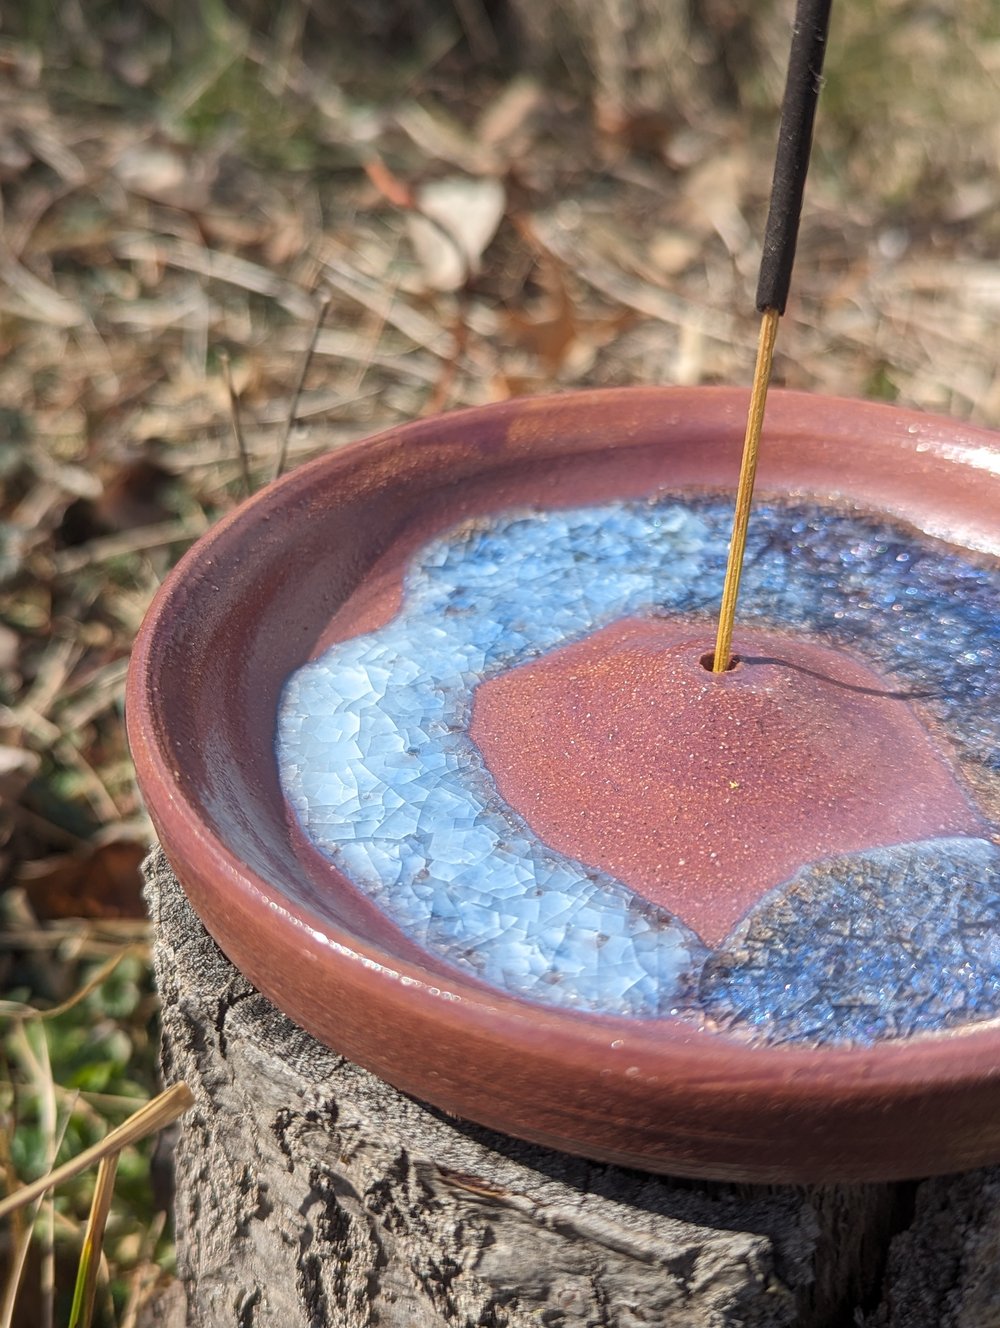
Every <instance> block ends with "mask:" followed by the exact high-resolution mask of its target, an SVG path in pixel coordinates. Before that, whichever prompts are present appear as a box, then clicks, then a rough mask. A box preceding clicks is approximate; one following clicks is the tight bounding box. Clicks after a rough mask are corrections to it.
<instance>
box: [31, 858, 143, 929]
mask: <svg viewBox="0 0 1000 1328" xmlns="http://www.w3.org/2000/svg"><path fill="white" fill-rule="evenodd" d="M145 856H146V845H145V844H143V843H137V842H135V841H134V840H129V839H117V840H115V839H113V840H110V841H108V842H106V843H103V844H99V845H98V846H97V847H94V848H90V847H88V848H86V849H83V850H81V851H80V852H77V853H61V854H58V855H57V856H55V857H51V858H42V859H36V860H35V861H34V862H25V863H22V864H21V866H20V868H19V869H18V884H19V885H21V886H22V887H23V888H24V890H25V892H26V894H27V897H28V901H29V903H30V904H31V908H32V910H33V912H34V914H35V916H36V917H37V918H38V919H39V921H42V922H50V921H52V920H53V919H56V918H142V917H145V915H146V914H145V908H144V906H143V902H142V877H141V874H140V872H139V865H140V863H141V862H142V860H143V858H144V857H145Z"/></svg>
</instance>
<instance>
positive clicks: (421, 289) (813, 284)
mask: <svg viewBox="0 0 1000 1328" xmlns="http://www.w3.org/2000/svg"><path fill="white" fill-rule="evenodd" d="M792 10H793V5H792V3H791V0H742V2H740V0H288V2H287V3H285V4H283V5H281V6H274V5H270V4H267V3H264V0H228V3H227V2H226V0H205V2H204V3H199V2H198V0H132V2H131V3H122V2H121V0H117V2H114V3H112V0H14V2H13V3H6V4H4V6H3V10H2V16H0V108H2V109H0V201H2V215H0V348H2V361H0V797H2V802H0V908H2V922H3V929H2V934H0V989H2V992H3V995H4V996H5V998H6V999H5V1002H4V1004H3V1005H2V1006H0V1016H2V1018H0V1047H2V1060H0V1112H2V1117H3V1119H2V1121H0V1125H2V1126H5V1127H6V1128H5V1129H0V1167H2V1169H3V1171H4V1173H5V1178H6V1185H7V1187H8V1188H10V1187H12V1186H14V1185H15V1184H16V1182H17V1180H18V1179H21V1180H24V1179H29V1178H31V1177H33V1176H35V1175H38V1174H41V1173H43V1172H44V1171H46V1170H48V1169H49V1167H50V1166H51V1164H52V1162H53V1161H54V1160H55V1159H56V1158H57V1157H58V1158H59V1159H62V1158H64V1157H66V1156H71V1155H73V1154H74V1153H76V1152H79V1151H80V1149H82V1148H83V1147H84V1146H86V1145H87V1144H88V1143H91V1142H93V1141H94V1140H96V1139H99V1138H101V1137H103V1135H104V1134H105V1133H106V1131H107V1130H108V1129H109V1128H110V1127H111V1126H112V1125H114V1124H116V1123H118V1122H119V1121H120V1120H121V1119H123V1118H124V1117H125V1116H126V1115H127V1114H128V1113H129V1112H130V1111H131V1110H133V1109H134V1108H135V1106H136V1105H137V1104H138V1103H139V1102H141V1101H142V1100H144V1099H145V1098H147V1097H148V1096H150V1095H151V1094H152V1093H154V1092H155V1091H156V1089H157V1082H156V1021H155V1009H156V1006H155V996H154V994H153V992H152V990H151V985H150V981H149V976H148V957H147V956H148V952H147V932H146V925H145V923H144V922H143V920H142V905H141V899H140V895H139V877H138V864H139V862H140V861H141V858H142V856H143V854H144V852H145V849H146V847H147V845H148V842H149V837H150V830H149V827H148V825H147V823H146V821H145V820H144V816H143V810H142V806H141V802H140V799H139V797H138V794H137V792H136V789H135V785H134V781H133V776H132V770H131V765H130V762H129V757H128V752H127V749H126V745H125V742H124V736H123V726H122V690H123V681H124V675H125V669H126V663H127V659H128V653H129V649H130V645H131V642H132V639H133V637H134V634H135V631H136V629H137V627H138V625H139V622H140V620H141V617H142V614H143V612H144V610H145V607H146V605H147V604H148V602H149V599H150V597H151V596H152V594H153V593H154V591H155V589H156V587H157V586H158V584H159V583H160V581H161V580H162V578H163V576H164V574H165V573H166V572H167V570H168V569H169V567H170V566H171V565H172V563H173V562H174V561H176V559H177V557H178V556H179V555H180V554H181V553H182V552H183V550H184V549H185V548H186V547H187V546H188V545H189V544H190V543H191V541H192V540H194V539H195V538H197V536H198V535H199V534H200V533H201V532H203V531H204V530H205V529H206V528H207V527H208V526H209V525H210V524H211V523H212V522H214V521H215V520H217V519H218V518H219V517H220V516H221V515H223V514H224V513H225V512H226V511H228V510H229V509H230V508H232V507H233V506H234V505H235V504H236V503H237V502H239V501H240V499H241V498H242V496H243V495H244V493H245V492H247V491H248V490H250V489H255V488H257V487H259V486H260V485H261V484H263V483H265V482H267V481H268V480H269V479H270V478H271V477H272V476H273V475H274V473H275V471H276V469H277V468H278V466H279V464H281V463H280V461H279V458H281V457H282V456H283V455H284V456H285V457H286V460H285V463H284V464H285V465H286V468H287V467H291V466H293V465H295V464H297V463H299V462H300V461H302V460H303V459H304V458H306V457H308V456H310V455H314V454H316V453H318V452H321V451H324V450H326V449H328V448H331V447H335V446H338V445H340V444H341V443H344V442H347V441H350V440H352V439H356V438H359V437H363V436H365V435H366V434H369V433H372V432H375V431H377V430H379V429H383V428H385V427H387V426H389V425H392V424H395V423H398V422H400V421H403V420H407V419H411V418H413V417H415V416H418V415H425V414H428V413H433V412H436V411H440V410H444V409H449V408H454V407H459V406H465V405H473V404H480V403H484V402H489V401H496V400H500V399H503V398H505V397H508V396H511V395H516V394H521V393H529V392H541V391H551V390H563V389H567V388H573V387H582V386H593V385H615V384H628V383H662V384H670V383H677V384H697V383H717V382H734V383H748V382H749V379H750V374H751V370H752V363H753V349H754V344H755V340H756V329H757V316H756V315H755V313H754V309H753V295H754V288H755V285H756V273H757V263H758V259H759V246H760V237H761V234H762V230H763V222H764V216H765V212H766V204H767V194H768V189H769V186H770V173H771V161H772V155H773V150H774V141H775V134H776V128H777V114H778V107H779V104H780V99H781V93H782V90H783V84H784V66H785V61H786V58H787V52H788V43H789V36H790V22H791V14H792ZM998 112H1000V0H951V2H950V3H946V2H945V0H941V3H932V2H930V0H852V2H851V3H850V4H847V3H841V4H840V5H839V6H837V5H835V6H834V14H833V22H832V30H831V37H830V46H829V54H828V59H827V68H826V82H825V88H824V91H823V95H822V97H821V100H820V109H819V116H818V121H817V134H816V146H815V151H814V156H813V166H812V174H811V177H810V182H809V187H808V189H807V194H806V205H805V212H804V219H803V226H802V233H801V239H800V244H799V257H798V262H797V268H796V273H795V277H794V280H793V292H792V300H791V303H790V305H789V310H788V315H787V317H786V318H785V319H784V321H783V325H782V332H781V335H780V337H779V342H778V353H777V357H776V365H775V381H776V382H777V383H778V384H782V385H785V386H789V387H794V388H800V389H806V390H809V391H818V392H832V393H838V394H843V395H848V396H861V397H869V398H876V399H881V400H885V401H890V402H893V401H895V402H899V403H901V404H905V405H908V406H918V407H923V408H927V409H930V410H935V411H939V412H944V413H947V414H950V415H952V416H954V417H955V418H957V419H968V420H976V421H979V422H982V423H986V424H990V425H994V426H997V425H1000V377H998V371H997V353H996V347H997V343H998V331H997V324H998V314H1000V267H998V266H997V263H996V258H997V253H998V248H1000V113H998ZM765 439H766V435H765ZM765 446H766V441H765ZM42 1012H45V1017H44V1018H43V1017H42ZM166 1142H167V1144H168V1143H169V1141H166ZM169 1174H170V1169H169V1148H168V1147H167V1146H166V1145H161V1146H160V1149H159V1151H158V1152H157V1151H154V1150H152V1149H147V1150H145V1151H142V1150H139V1151H133V1152H130V1153H128V1154H127V1155H126V1158H125V1159H124V1161H123V1164H122V1168H121V1171H120V1173H119V1183H118V1187H117V1191H116V1200H115V1207H114V1209H113V1210H112V1216H111V1220H110V1224H109V1234H108V1240H107V1246H106V1254H107V1260H108V1276H107V1279H106V1280H105V1281H104V1282H103V1283H102V1288H101V1291H100V1294H99V1298H98V1312H99V1316H103V1317H101V1318H100V1321H101V1322H105V1323H112V1322H117V1323H121V1324H126V1325H136V1324H141V1323H142V1321H143V1315H144V1314H147V1315H148V1313H149V1308H148V1306H149V1301H150V1297H151V1296H154V1295H155V1294H156V1293H157V1291H158V1289H160V1288H162V1287H163V1286H164V1285H165V1284H166V1283H167V1282H168V1281H169V1276H170V1258H171V1255H170V1233H169V1223H168V1220H167V1217H166V1211H167V1207H168V1202H169ZM91 1186H92V1177H83V1178H81V1180H80V1181H78V1182H76V1183H74V1184H73V1185H70V1186H68V1187H66V1188H65V1189H64V1190H61V1191H60V1192H59V1194H58V1196H57V1199H56V1202H55V1204H49V1205H47V1206H46V1207H44V1208H43V1210H42V1211H41V1214H40V1215H39V1218H38V1220H37V1223H36V1231H35V1238H34V1239H33V1240H32V1241H30V1242H29V1241H28V1236H29V1234H30V1233H29V1232H28V1231H27V1230H26V1227H25V1223H24V1222H22V1223H21V1224H20V1225H19V1224H18V1223H14V1225H13V1226H12V1227H11V1229H10V1230H8V1231H6V1232H4V1233H3V1235H2V1236H0V1262H3V1263H4V1264H5V1267H6V1271H5V1272H2V1276H3V1277H4V1278H5V1279H6V1280H5V1281H4V1283H3V1285H4V1287H5V1290H4V1292H3V1295H4V1297H5V1301H4V1308H3V1310H2V1312H0V1324H9V1323H13V1324H24V1325H32V1326H34V1325H46V1324H50V1323H53V1322H63V1321H64V1318H65V1307H66V1296H67V1294H68V1291H67V1288H68V1287H69V1288H71V1286H72V1278H73V1270H74V1268H75V1263H76V1260H77V1258H78V1255H79V1247H80V1237H81V1230H82V1221H83V1219H84V1218H85V1215H86V1205H87V1202H88V1198H89V1191H90V1187H91ZM22 1253H24V1258H25V1263H24V1267H23V1275H22V1276H21V1277H20V1287H19V1289H17V1288H16V1285H15V1284H16V1280H17V1279H16V1276H15V1274H16V1271H17V1267H16V1266H17V1264H18V1260H19V1258H20V1257H21V1254H22ZM144 1307H145V1308H144Z"/></svg>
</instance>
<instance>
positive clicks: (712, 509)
mask: <svg viewBox="0 0 1000 1328" xmlns="http://www.w3.org/2000/svg"><path fill="white" fill-rule="evenodd" d="M730 521H731V509H730V506H729V504H728V503H727V502H724V501H721V500H713V499H696V500H692V499H685V500H683V501H681V500H679V499H677V498H671V497H662V498H657V499H652V500H646V501H629V502H615V503H609V504H607V505H604V506H600V507H592V508H579V509H573V510H554V511H546V512H525V511H521V512H508V513H502V514H498V515H493V516H489V517H484V518H481V519H478V520H476V521H474V522H471V523H467V524H466V525H464V526H462V527H460V528H458V529H457V530H455V531H453V532H451V533H450V534H448V535H446V536H444V537H442V538H440V539H437V540H435V541H434V542H432V543H430V544H428V545H427V546H425V547H424V548H423V549H422V550H421V551H420V552H419V553H418V555H417V556H416V557H415V558H414V559H413V561H412V563H411V565H410V567H409V569H408V573H407V577H406V582H405V591H404V602H403V606H402V609H401V611H400V612H399V614H398V615H397V616H396V617H395V618H394V619H393V620H392V621H391V622H389V623H388V624H386V625H385V626H384V627H382V628H380V629H379V630H377V631H374V632H371V633H369V634H367V635H364V636H359V637H355V638H353V639H350V640H347V641H344V642H342V643H340V644H338V645H335V646H333V647H332V648H331V649H330V650H328V651H327V652H326V653H325V654H324V655H323V656H322V657H321V658H320V659H318V660H316V661H314V662H312V663H310V664H308V665H306V666H304V667H302V668H301V669H299V670H298V671H297V672H296V673H294V674H293V675H292V677H291V678H290V679H289V681H288V683H287V685H286V688H285V692H284V695H283V699H282V703H281V707H280V714H279V722H278V739H277V751H278V759H279V767H280V774H281V780H282V784H283V787H284V790H285V793H286V796H287V797H288V800H289V802H290V804H291V806H292V807H293V808H294V809H295V811H296V813H297V815H298V817H299V819H300V821H301V824H302V826H303V829H304V831H305V833H306V835H307V836H308V837H309V839H310V840H311V841H312V842H313V843H314V844H315V845H316V847H317V848H318V849H319V850H320V851H321V852H322V853H323V854H325V855H326V856H327V857H328V858H329V859H330V861H331V862H333V863H334V864H335V865H336V866H337V868H338V869H339V870H340V871H341V872H342V873H343V874H344V875H345V876H346V877H347V878H348V879H349V880H351V881H352V882H353V883H354V885H355V886H356V888H357V889H358V890H359V891H361V892H362V893H363V894H365V895H367V896H368V897H369V898H370V899H372V900H373V901H375V902H376V903H377V904H378V905H379V906H380V907H381V908H382V909H383V910H384V911H385V913H386V914H387V915H388V916H389V917H390V918H391V919H392V920H393V922H395V923H396V924H397V925H398V926H399V927H400V928H401V929H402V930H403V931H404V932H405V933H407V935H409V936H410V937H411V938H412V939H413V940H414V941H416V942H418V943H419V944H420V945H421V946H422V947H423V948H424V949H426V950H427V951H428V952H430V953H432V954H434V955H435V956H437V957H439V958H441V959H444V960H446V961H447V962H448V963H450V964H452V965H454V966H456V967H457V968H458V969H461V970H464V971H466V972H468V973H472V974H474V975H475V976H476V977H477V978H480V979H482V980H483V981H485V982H487V983H490V984H492V985H494V986H497V987H499V988H502V989H503V990H505V991H507V992H508V993H510V994H512V995H516V996H520V997H525V998H527V999H529V1000H533V1001H538V1002H542V1003H544V1004H547V1005H556V1006H560V1007H563V1008H570V1009H574V1010H579V1011H581V1012H592V1013H601V1014H615V1015H628V1016H633V1017H641V1018H655V1017H664V1016H676V1017H679V1018H681V1019H684V1020H688V1021H692V1022H693V1023H694V1024H696V1025H700V1026H702V1027H705V1028H713V1029H718V1030H724V1031H725V1032H726V1033H727V1034H729V1035H731V1036H732V1035H736V1036H740V1037H742V1038H745V1039H750V1040H752V1041H762V1042H768V1043H794V1042H799V1043H811V1044H838V1043H841V1044H843V1043H854V1044H870V1043H872V1042H874V1041H876V1040H878V1039H882V1038H893V1037H905V1036H910V1035H912V1034H915V1033H920V1032H932V1031H937V1030H942V1029H945V1028H949V1027H953V1026H955V1025H957V1024H960V1023H966V1022H971V1021H975V1020H982V1019H986V1018H990V1017H993V1016H995V1015H997V1014H998V1013H1000V851H998V849H997V848H996V847H995V846H994V844H992V843H991V842H989V841H988V840H986V839H974V838H955V839H938V840H928V841H924V842H920V843H910V844H901V845H899V846H897V847H893V848H883V849H877V850H874V851H871V852H867V853H857V854H851V855H848V856H845V857H842V858H833V859H828V860H824V861H821V862H817V863H811V864H804V865H803V867H802V869H801V871H799V872H798V873H797V874H796V875H795V876H794V877H793V878H792V880H790V881H789V882H787V883H786V884H785V885H784V886H781V887H779V888H778V889H777V890H775V891H771V892H770V893H769V894H768V895H766V896H765V897H764V898H763V899H762V900H761V901H760V903H759V904H758V905H756V906H755V907H754V908H753V909H752V910H751V911H750V913H749V914H748V915H747V916H746V917H745V918H744V919H743V920H742V921H741V922H740V923H738V924H737V926H736V927H735V928H734V929H733V931H732V932H731V933H730V935H729V936H728V937H727V938H726V940H725V941H724V942H723V943H722V945H721V946H719V947H718V948H716V949H715V950H709V949H708V948H707V947H706V946H705V945H704V943H703V942H702V941H701V940H700V938H699V937H698V936H697V935H696V934H695V933H694V932H693V931H691V930H690V929H689V928H687V927H686V926H685V925H684V924H683V923H682V922H681V921H680V920H679V919H677V918H675V917H673V916H672V915H671V914H670V913H669V912H667V911H666V910H664V909H662V908H658V907H656V906H655V905H652V904H650V903H647V902H646V901H644V900H642V899H639V898H638V897H637V896H635V895H634V894H633V893H632V891H631V890H629V889H628V888H627V887H626V886H625V885H623V884H622V883H621V882H619V881H616V880H615V879H614V878H612V877H611V876H609V875H607V874H605V873H602V872H601V871H598V870H595V869H592V868H589V867H587V866H585V865H582V864H581V863H579V862H575V861H573V860H572V859H570V858H568V857H565V856H564V855H562V854H560V853H557V852H555V851H554V850H552V849H550V848H549V847H548V846H547V845H545V844H544V843H542V842H541V841H540V840H539V839H538V838H537V837H536V836H535V835H533V833H532V832H531V830H530V829H529V828H528V826H527V825H526V824H525V822H524V821H523V819H522V818H521V817H520V816H518V815H517V814H516V813H515V812H514V811H513V810H512V809H511V808H510V807H509V806H508V805H507V804H506V803H505V802H504V801H503V800H502V799H501V797H500V796H499V794H498V792H497V789H496V787H495V785H494V783H493V780H492V778H491V776H490V774H489V772H488V771H487V770H486V768H485V765H484V762H483V759H482V756H481V755H480V753H479V751H478V749H477V748H476V747H475V745H474V744H473V743H472V741H471V739H470V738H469V736H468V726H469V722H470V715H471V707H472V697H473V692H474V689H475V687H476V685H477V684H478V683H479V682H481V681H483V680H484V679H486V678H489V677H492V676H494V675H496V674H497V673H500V672H503V671H505V670H507V669H510V668H513V667H516V666H517V665H519V664H523V663H525V662H527V661H529V660H533V659H537V658H538V657H539V656H540V655H542V654H544V653H546V652H547V651H550V650H552V649H554V648H556V647H558V646H562V645H565V644H568V643H569V642H572V641H576V640H579V639H581V638H582V637H584V636H587V635H589V634H590V633H591V632H593V631H595V630H597V629H599V628H601V627H604V626H606V625H607V624H609V623H611V622H614V621H615V620H617V619H619V618H623V617H635V616H643V615H649V616H661V617H662V616H669V617H674V616H677V615H685V616H692V617H694V618H697V616H698V615H699V614H701V615H709V614H712V613H714V612H715V609H716V606H717V604H718V599H719V595H720V593H721V587H722V577H723V571H724V562H725V551H726V546H727V541H728V537H729V527H730ZM705 620H706V622H707V621H708V619H707V617H706V619H705ZM740 620H741V622H744V623H746V624H747V625H748V626H749V625H757V626H770V627H777V628H780V629H781V630H783V631H786V632H788V631H792V632H795V631H801V632H802V633H807V634H808V635H810V636H812V637H816V638H818V639H820V640H823V641H825V642H826V643H828V644H830V645H834V646H836V645H838V644H839V645H843V646H848V647H850V648H851V649H852V650H853V651H854V652H855V653H856V654H858V655H861V656H863V657H864V658H866V659H867V660H868V661H869V662H870V663H871V665H872V666H873V667H874V668H875V669H877V670H880V671H882V672H884V673H888V674H892V675H895V677H896V678H898V679H900V680H901V681H903V682H904V683H908V684H912V685H913V686H914V688H915V689H916V690H917V691H919V693H920V694H921V695H922V696H923V697H924V700H923V701H922V704H923V705H924V706H925V707H926V709H927V712H928V713H929V714H930V715H931V716H933V717H934V718H935V719H937V720H938V721H940V722H941V723H942V725H943V726H944V727H945V728H946V729H947V731H948V732H949V734H950V735H951V737H952V740H953V742H954V743H955V744H956V746H957V750H958V754H959V758H960V761H961V765H962V769H963V771H964V772H965V774H966V776H967V777H968V779H969V782H970V785H971V786H972V787H978V788H980V789H983V788H987V789H991V788H992V789H995V788H996V785H997V782H998V779H1000V704H998V702H1000V572H998V571H997V570H995V569H991V568H989V567H986V566H982V565H977V564H975V563H973V562H971V561H969V560H967V559H965V558H963V557H962V556H960V555H959V554H957V553H955V552H951V551H948V550H946V549H943V548H941V547H939V546H937V545H935V544H933V543H931V542H930V541H924V540H922V539H921V538H919V537H918V536H916V535H913V534H911V533H909V532H907V531H904V530H902V529H901V528H898V527H896V526H894V525H892V524H891V523H888V522H885V521H882V520H879V519H874V518H871V517H867V516H861V515H858V514H854V513H838V512H836V511H831V510H828V509H822V508H819V507H816V506H806V505H796V506H792V505H761V506H760V507H758V508H757V509H756V510H755V513H754V521H753V524H752V528H751V535H750V542H749V546H748V552H747V561H746V566H745V571H744V576H743V587H742V592H741V599H740Z"/></svg>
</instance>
